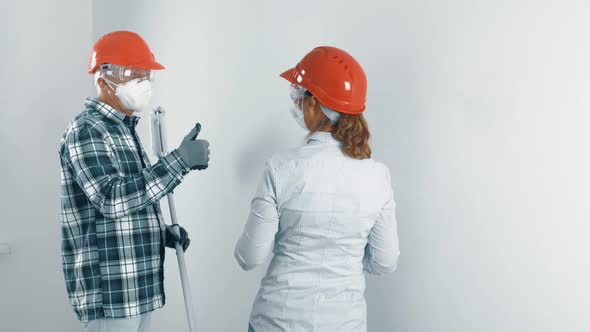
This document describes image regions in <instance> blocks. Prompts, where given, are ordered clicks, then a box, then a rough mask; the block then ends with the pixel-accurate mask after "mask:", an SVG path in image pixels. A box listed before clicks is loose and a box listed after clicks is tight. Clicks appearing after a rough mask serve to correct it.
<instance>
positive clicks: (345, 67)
mask: <svg viewBox="0 0 590 332" xmlns="http://www.w3.org/2000/svg"><path fill="white" fill-rule="evenodd" d="M281 77H282V78H284V79H286V80H287V81H289V82H291V83H292V84H296V85H299V86H302V87H304V88H305V89H307V90H308V91H309V92H311V93H312V94H313V95H314V96H315V97H317V98H318V99H319V101H320V102H321V103H322V104H323V105H324V106H326V107H328V108H331V109H333V110H335V111H337V112H340V113H347V114H360V113H362V112H364V111H365V100H366V97H367V77H366V76H365V72H364V71H363V68H362V67H361V65H360V64H359V63H358V62H357V61H356V60H355V59H354V58H353V57H352V56H351V55H350V54H348V53H346V52H345V51H343V50H341V49H339V48H336V47H331V46H320V47H316V48H314V49H313V50H311V52H309V53H307V54H306V55H305V56H304V57H303V59H301V61H300V62H299V63H298V64H297V65H296V66H295V67H294V68H291V69H289V70H287V71H285V72H283V73H282V74H281Z"/></svg>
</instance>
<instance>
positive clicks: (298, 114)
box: [289, 104, 308, 130]
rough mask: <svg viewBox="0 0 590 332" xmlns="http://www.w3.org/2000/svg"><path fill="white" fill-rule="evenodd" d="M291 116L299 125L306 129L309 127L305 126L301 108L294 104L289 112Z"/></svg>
mask: <svg viewBox="0 0 590 332" xmlns="http://www.w3.org/2000/svg"><path fill="white" fill-rule="evenodd" d="M289 111H290V113H291V115H292V116H293V118H294V119H295V121H297V124H298V125H299V126H300V127H301V128H303V129H305V130H308V129H307V126H306V125H305V118H304V116H303V111H302V110H301V108H299V106H297V105H295V104H293V106H291V109H290V110H289Z"/></svg>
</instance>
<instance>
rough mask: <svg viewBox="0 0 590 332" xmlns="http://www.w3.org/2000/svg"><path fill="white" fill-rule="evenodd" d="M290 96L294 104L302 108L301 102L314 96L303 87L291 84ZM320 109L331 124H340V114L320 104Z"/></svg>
mask: <svg viewBox="0 0 590 332" xmlns="http://www.w3.org/2000/svg"><path fill="white" fill-rule="evenodd" d="M290 96H291V100H293V103H296V104H297V106H298V107H300V105H299V104H300V102H301V101H302V100H303V99H304V98H306V97H311V96H313V94H312V93H311V92H309V91H307V89H306V88H304V87H302V86H299V85H297V84H291V87H290ZM320 109H321V110H322V112H323V113H324V115H326V117H327V118H328V119H329V120H330V123H332V124H335V123H337V122H338V120H340V113H338V112H336V111H334V110H332V109H330V108H328V107H326V106H324V105H323V104H322V103H320Z"/></svg>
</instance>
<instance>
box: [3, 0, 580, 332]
mask: <svg viewBox="0 0 590 332" xmlns="http://www.w3.org/2000/svg"><path fill="white" fill-rule="evenodd" d="M0 13H1V14H0V26H1V27H2V28H1V29H0V36H1V38H0V41H1V42H2V43H1V47H2V61H0V89H1V91H2V92H1V93H0V105H1V106H2V112H0V120H1V121H2V125H3V127H2V130H1V131H0V147H1V148H2V153H3V157H2V162H1V163H0V165H1V166H0V167H1V168H0V174H2V180H3V181H2V184H3V185H2V193H1V196H0V198H1V199H2V200H1V203H0V204H1V205H0V206H1V208H2V212H3V217H2V218H1V219H0V226H1V227H0V242H8V243H10V244H11V246H12V247H13V253H12V255H10V256H0V294H1V297H0V324H1V325H0V330H1V331H40V330H49V331H78V330H80V329H81V325H80V324H79V323H78V322H77V321H76V320H75V318H74V315H73V312H72V311H71V309H70V307H69V304H68V302H67V297H66V291H65V286H64V284H63V277H62V274H61V266H60V256H59V255H60V251H59V247H60V234H59V167H58V166H59V161H58V157H57V145H58V142H59V138H60V136H61V134H62V132H63V130H64V129H65V127H66V125H67V123H68V121H69V120H70V119H71V118H73V117H74V116H75V115H76V114H77V113H78V112H80V111H81V109H82V103H83V99H84V98H85V97H86V96H88V95H92V94H93V91H94V90H93V85H92V76H91V75H88V74H86V73H85V69H86V64H87V60H88V57H89V53H90V49H91V46H92V44H93V43H94V41H95V40H96V39H97V38H98V37H100V36H101V35H103V34H104V33H107V32H110V31H113V30H118V29H129V30H133V31H136V32H138V33H140V34H141V35H142V36H143V37H144V38H145V39H146V40H147V41H148V43H149V44H150V45H151V47H152V49H153V51H154V53H155V55H156V58H157V59H158V60H159V61H161V62H162V63H163V64H165V65H166V66H167V69H166V70H165V71H162V72H159V73H157V80H156V82H155V85H154V89H155V95H154V104H159V105H162V106H164V107H165V108H166V109H167V110H168V116H167V127H168V141H169V147H170V148H173V147H174V146H175V145H176V144H177V143H178V142H179V141H180V139H181V138H182V136H184V135H185V134H186V133H187V132H188V131H189V130H190V128H191V127H192V126H193V125H194V123H195V122H197V121H199V122H201V123H202V125H203V131H202V137H203V138H206V139H208V140H209V141H210V142H211V150H212V156H211V157H212V160H211V166H210V168H209V169H208V170H207V171H205V172H199V173H197V172H194V174H193V173H191V174H190V175H189V176H188V177H187V178H186V179H185V181H184V182H183V183H182V184H181V186H179V187H178V189H177V190H176V202H177V203H176V204H177V209H178V217H179V220H180V222H181V223H182V224H184V226H185V227H187V229H188V230H189V232H190V233H191V237H192V245H191V248H190V249H189V251H188V253H187V260H188V265H189V266H188V267H189V272H190V278H191V280H190V281H191V285H192V291H193V297H194V300H195V305H196V314H197V322H198V326H199V327H200V330H201V331H245V330H246V328H247V319H248V314H249V311H250V306H251V303H252V300H253V297H254V295H255V293H256V291H257V288H258V283H259V280H260V277H261V275H262V274H263V273H264V269H263V268H260V269H258V270H256V271H254V272H250V273H246V272H243V271H241V270H240V269H239V268H238V265H237V263H235V261H234V259H233V256H232V254H233V246H234V243H235V241H236V239H237V237H238V236H239V234H240V232H241V230H242V227H243V223H244V222H245V218H246V217H247V214H248V208H249V201H250V198H251V196H252V195H253V193H254V190H255V186H256V183H257V181H258V179H259V177H260V175H261V171H262V166H263V165H264V159H265V158H267V157H268V156H269V155H270V154H271V153H272V152H274V151H278V150H282V149H285V148H288V147H292V146H296V145H298V144H301V142H302V140H303V137H304V133H303V132H302V131H301V130H300V129H299V128H298V127H297V125H296V123H295V122H294V121H293V120H292V119H291V118H290V115H289V113H288V107H289V103H290V99H289V96H288V84H287V83H286V82H285V81H283V80H282V79H281V78H279V77H278V74H279V73H280V72H281V71H282V70H285V69H287V68H289V67H290V66H293V65H294V64H295V63H296V62H297V61H298V60H299V59H300V58H301V57H302V56H303V55H304V54H305V53H306V52H308V51H309V50H311V48H313V47H315V46H318V45H334V46H338V47H341V48H343V49H346V50H347V51H349V52H350V53H351V54H353V55H354V56H355V57H356V58H357V59H358V60H359V61H360V62H361V64H363V66H364V68H365V70H366V73H367V76H368V80H369V93H368V103H367V113H366V117H367V119H368V121H369V125H370V129H371V132H372V135H373V138H372V147H373V150H374V157H375V158H376V159H378V160H380V161H383V162H385V163H386V164H387V165H388V166H389V167H390V169H391V173H392V179H393V182H394V187H395V190H396V200H397V203H398V219H399V234H400V241H401V253H402V254H401V258H400V264H399V270H398V271H397V272H396V273H395V274H393V275H391V276H387V277H383V278H372V277H369V278H368V279H367V283H368V287H367V298H368V309H369V331H371V332H382V331H383V332H389V331H404V332H423V331H424V332H431V331H432V332H433V331H448V332H472V331H481V332H492V331H514V332H516V331H547V332H549V331H552V332H553V331H567V332H582V331H588V330H590V314H589V313H588V308H590V286H588V280H590V260H589V259H588V253H589V252H590V241H588V239H589V236H590V226H589V222H590V203H589V202H590V190H589V188H590V177H589V175H588V170H590V156H589V154H590V147H589V142H590V134H589V133H590V116H589V111H590V93H589V92H590V44H589V43H590V41H589V39H588V31H589V29H590V23H589V22H590V21H588V20H587V17H588V14H590V5H588V4H587V3H586V2H584V1H525V0H512V1H505V0H500V1H491V0H489V1H488V0H482V1H467V0H449V1H435V0H421V1H412V2H402V1H333V0H330V1H321V2H320V1H308V0H305V1H298V2H291V3H285V2H279V1H270V0H268V1H260V0H258V1H248V2H243V1H226V2H221V1H220V2H216V3H213V2H195V1H153V0H152V1H145V0H144V1H139V0H134V1H126V2H122V1H115V0H104V1H93V2H88V1H66V0H62V1H53V2H51V3H50V2H43V1H31V0H29V1H19V2H18V3H17V2H16V1H7V2H2V3H1V4H0ZM148 115H149V114H147V113H146V114H143V119H142V121H141V122H140V135H141V138H142V141H143V145H144V147H145V148H146V149H148V150H149V149H150V140H149V139H150V136H149V120H148V118H149V117H148ZM166 271H167V274H166V276H167V277H166V290H167V295H168V304H167V305H166V307H165V308H164V309H162V310H160V311H158V312H157V313H156V314H155V315H154V331H163V330H164V329H166V330H176V331H183V330H184V329H185V326H186V323H185V314H184V307H183V302H182V296H181V290H180V282H179V278H178V272H177V266H176V260H175V256H174V254H173V253H172V252H169V255H168V256H167V262H166Z"/></svg>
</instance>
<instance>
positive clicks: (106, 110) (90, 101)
mask: <svg viewBox="0 0 590 332" xmlns="http://www.w3.org/2000/svg"><path fill="white" fill-rule="evenodd" d="M84 105H86V107H91V108H93V109H95V110H96V111H97V112H99V113H100V114H102V115H104V116H105V117H106V118H107V119H110V120H113V121H115V122H119V123H123V124H124V125H126V126H127V127H129V128H135V126H137V123H138V122H139V117H138V116H128V115H126V114H125V113H122V112H119V111H117V110H116V109H114V108H112V107H111V106H110V105H107V104H105V103H103V102H102V101H100V100H98V99H97V98H91V97H88V98H86V101H85V102H84Z"/></svg>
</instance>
